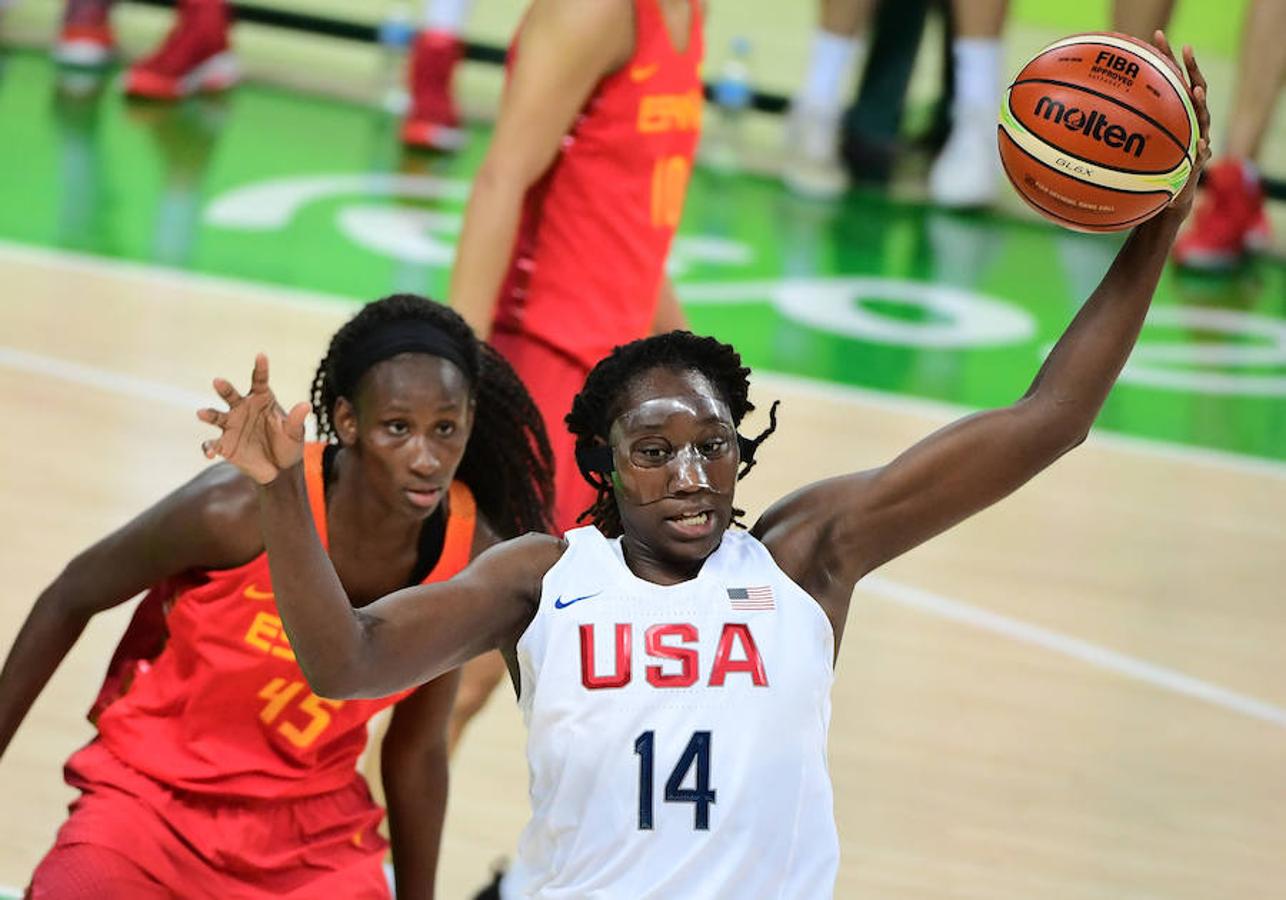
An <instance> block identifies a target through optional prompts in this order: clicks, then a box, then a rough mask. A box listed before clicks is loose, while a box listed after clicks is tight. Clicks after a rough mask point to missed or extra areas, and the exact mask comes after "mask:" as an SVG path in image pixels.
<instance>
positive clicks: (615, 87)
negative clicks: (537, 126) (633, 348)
mask: <svg viewBox="0 0 1286 900" xmlns="http://www.w3.org/2000/svg"><path fill="white" fill-rule="evenodd" d="M634 10H635V28H634V55H633V56H631V57H630V60H629V61H628V62H627V63H626V64H625V65H624V66H622V67H621V68H620V69H619V70H618V71H616V72H614V73H612V74H611V75H609V76H607V77H606V78H604V79H603V80H602V81H601V82H599V84H598V85H597V87H596V88H595V89H594V92H593V93H592V94H591V95H590V98H589V100H588V102H587V103H586V104H585V106H584V108H583V109H582V110H581V112H580V114H579V115H578V116H577V118H576V121H575V124H574V125H573V126H572V129H571V131H570V132H569V133H568V134H567V136H566V137H565V138H564V139H563V146H562V148H561V150H560V151H559V152H558V155H557V156H556V157H555V159H554V162H553V164H552V165H551V166H550V167H549V169H548V171H546V172H545V174H544V175H543V176H542V177H541V179H540V180H539V181H537V182H536V183H535V184H534V185H532V186H531V188H530V189H529V190H528V191H527V195H526V198H525V199H524V203H523V212H522V220H521V223H520V225H519V229H518V237H517V240H516V242H515V244H514V253H513V258H512V261H511V263H510V266H509V271H508V274H507V275H506V277H505V281H504V284H503V287H502V288H501V294H500V299H499V303H498V306H497V309H496V316H495V322H494V329H493V336H492V344H494V345H495V347H496V349H497V350H499V351H500V353H502V354H503V355H504V356H505V358H506V359H508V360H509V362H510V364H511V365H513V367H514V369H515V370H517V372H518V374H519V376H521V377H522V379H523V381H524V382H525V383H526V385H527V389H528V390H529V391H530V392H531V394H532V396H533V397H534V398H535V400H536V404H537V406H539V407H540V411H541V413H542V414H543V415H544V417H545V428H546V429H547V430H548V432H549V438H550V443H551V444H552V445H553V448H554V459H555V463H556V467H557V471H556V475H555V496H556V498H557V500H556V504H555V512H554V524H555V525H556V526H557V527H558V528H559V529H567V528H570V527H572V525H573V524H574V522H575V519H576V516H577V515H578V514H579V513H580V512H581V511H583V510H584V509H585V508H586V507H588V506H589V505H590V503H592V502H593V499H594V493H593V489H592V488H590V487H589V485H587V484H586V483H585V482H584V480H583V479H582V478H581V476H580V474H579V473H578V471H577V469H576V462H575V458H574V455H573V446H574V442H573V439H572V437H571V435H570V433H569V432H568V431H567V426H566V424H565V423H564V421H563V418H564V416H566V415H567V413H568V412H570V411H571V401H572V398H573V397H574V396H575V395H576V393H577V392H578V391H579V390H580V389H581V386H582V385H583V384H584V381H585V376H586V374H588V372H589V370H590V368H592V367H593V365H594V364H595V363H596V362H598V361H599V360H600V359H602V358H603V357H604V356H606V355H607V353H608V352H609V351H610V350H611V349H612V348H613V347H615V346H616V345H617V344H622V343H625V342H627V341H632V340H635V339H637V338H641V337H646V336H647V335H648V334H649V333H650V331H651V324H652V319H653V316H654V314H655V312H656V300H657V293H658V291H659V290H660V287H661V283H662V278H663V277H664V275H665V258H666V254H667V252H668V251H669V248H670V241H671V240H672V239H673V237H674V232H675V229H676V228H677V227H678V224H679V218H680V215H681V214H682V211H683V199H684V195H685V193H686V191H687V185H688V177H689V175H690V174H691V171H692V160H693V157H694V156H695V154H696V147H697V137H698V134H699V130H700V125H701V106H702V93H701V90H702V88H701V77H700V67H701V60H702V56H703V53H704V45H703V42H702V36H701V35H702V27H701V8H700V3H698V2H696V0H693V2H692V16H691V26H690V28H689V32H688V36H687V46H686V47H685V48H684V50H683V51H682V52H679V51H678V50H676V49H675V47H674V45H673V43H672V42H671V40H670V34H669V31H668V30H667V28H666V23H665V18H664V15H663V13H662V11H661V9H660V6H659V4H658V0H635V2H634ZM519 52H521V30H520V31H519V34H518V37H516V38H515V40H514V44H513V46H512V47H511V48H510V64H511V66H512V63H513V60H514V58H515V57H516V55H517V54H518V53H519ZM511 71H512V69H511Z"/></svg>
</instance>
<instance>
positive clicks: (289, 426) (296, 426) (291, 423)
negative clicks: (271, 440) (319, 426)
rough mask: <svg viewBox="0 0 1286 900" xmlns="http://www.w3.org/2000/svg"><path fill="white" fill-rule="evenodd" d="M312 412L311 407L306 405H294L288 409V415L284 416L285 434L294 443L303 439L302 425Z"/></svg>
mask: <svg viewBox="0 0 1286 900" xmlns="http://www.w3.org/2000/svg"><path fill="white" fill-rule="evenodd" d="M310 412H312V407H311V406H309V405H308V404H307V403H303V402H300V403H296V404H295V405H294V406H292V407H291V408H290V413H289V414H288V415H287V416H286V434H287V435H288V436H289V437H290V438H291V439H292V440H296V441H302V440H303V439H304V423H305V422H306V421H307V420H308V414H309V413H310Z"/></svg>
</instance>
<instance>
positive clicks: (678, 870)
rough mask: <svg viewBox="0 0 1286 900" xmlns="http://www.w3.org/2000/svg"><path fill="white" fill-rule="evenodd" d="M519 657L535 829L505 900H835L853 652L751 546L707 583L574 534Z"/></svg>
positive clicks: (738, 549) (718, 562)
mask: <svg viewBox="0 0 1286 900" xmlns="http://www.w3.org/2000/svg"><path fill="white" fill-rule="evenodd" d="M567 541H568V544H569V546H568V548H567V550H566V551H565V552H564V553H563V556H562V557H561V558H560V559H559V561H558V562H557V563H556V564H555V565H554V566H553V567H552V568H551V569H550V570H549V572H548V573H547V574H546V575H545V578H544V582H543V584H542V589H541V598H540V606H539V608H538V610H537V611H536V615H535V618H534V619H533V620H532V623H531V625H530V627H528V629H527V631H526V632H525V633H524V634H523V636H522V638H521V639H520V640H519V641H518V647H517V650H518V661H519V666H520V670H521V676H522V687H521V699H520V705H521V707H522V711H523V715H524V717H525V719H526V723H527V729H528V737H527V762H528V766H529V768H530V777H531V805H532V818H531V822H530V823H529V824H528V825H527V828H526V829H525V830H524V831H523V834H522V838H521V840H520V841H519V844H518V853H517V859H516V861H515V862H514V865H513V868H512V869H511V870H510V871H509V874H508V875H507V876H506V877H505V880H504V884H503V889H502V895H503V896H504V897H506V898H519V897H539V898H545V900H554V898H567V900H570V898H577V900H584V898H603V900H605V898H611V900H634V898H644V897H656V898H666V900H681V898H703V900H704V898H724V897H736V898H738V900H751V898H782V900H786V898H792V900H793V898H799V900H817V898H825V897H830V896H831V894H832V892H833V890H834V885H835V874H836V870H837V868H838V865H839V841H838V837H837V835H836V831H835V818H834V810H833V803H832V796H831V783H830V774H829V772H828V770H827V764H826V734H827V729H828V727H829V724H830V690H831V682H832V677H833V671H832V659H833V656H834V638H833V635H832V633H831V627H830V622H829V621H828V620H827V618H826V616H825V614H824V613H823V612H822V609H821V607H820V606H818V604H817V602H816V601H815V600H813V598H811V597H810V596H808V594H806V593H805V592H804V591H803V590H802V589H801V588H799V587H798V586H797V585H796V584H795V583H794V582H792V581H791V580H790V579H789V578H788V577H787V576H786V575H785V573H783V572H782V571H781V569H780V568H778V566H777V564H776V562H774V560H773V559H772V556H771V555H770V554H769V553H768V550H767V548H765V547H764V545H763V544H761V543H760V542H759V541H758V540H756V539H755V538H753V537H751V536H750V535H749V534H745V533H739V532H728V533H727V534H725V535H724V536H723V540H722V542H721V543H720V545H719V548H718V550H716V551H715V553H714V554H713V555H711V556H710V558H709V559H707V560H706V562H705V564H704V565H703V567H702V569H701V573H700V575H698V576H697V577H696V578H694V579H692V580H691V581H687V582H684V583H683V584H676V585H669V586H663V585H656V584H652V583H650V582H647V581H644V580H642V579H639V578H637V577H635V576H634V574H633V573H632V572H630V570H629V568H628V567H627V566H626V564H625V558H624V556H623V554H622V552H621V544H620V540H619V539H617V540H613V541H609V540H607V539H606V538H604V537H603V536H602V534H601V533H600V532H599V531H598V530H597V529H595V528H578V529H575V530H573V531H570V532H568V533H567Z"/></svg>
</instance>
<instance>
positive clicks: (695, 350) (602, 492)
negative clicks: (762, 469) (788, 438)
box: [566, 331, 777, 537]
mask: <svg viewBox="0 0 1286 900" xmlns="http://www.w3.org/2000/svg"><path fill="white" fill-rule="evenodd" d="M657 368H664V369H670V370H672V371H675V372H689V371H690V372H698V373H700V374H701V375H704V376H705V377H706V378H707V379H708V380H709V381H710V383H711V384H713V385H714V386H715V388H716V389H717V390H718V392H719V395H720V397H721V399H722V400H723V401H724V402H725V403H727V404H728V410H729V412H731V413H732V423H733V425H735V426H740V425H741V420H742V419H744V418H745V417H746V413H748V412H750V411H751V410H753V409H754V408H755V406H754V404H753V403H751V402H750V369H749V368H747V367H746V366H743V365H742V364H741V354H739V353H738V352H737V351H736V349H735V348H733V347H732V345H731V344H725V343H723V342H722V341H718V340H715V339H714V338H712V337H698V336H697V335H695V334H692V333H691V332H690V331H671V332H669V333H668V334H658V335H654V336H653V337H649V338H643V339H642V340H638V341H632V342H631V343H628V344H622V345H621V346H619V347H616V348H614V349H613V350H612V352H611V354H610V355H608V356H607V357H606V358H604V359H602V360H600V361H599V363H598V364H597V365H596V366H594V368H593V369H591V370H590V373H589V375H588V376H587V377H586V378H585V386H584V387H583V388H581V392H580V393H579V394H577V395H576V398H575V399H574V400H573V401H572V411H571V412H570V413H568V414H567V420H566V421H567V427H568V428H569V429H571V432H572V434H574V435H575V436H576V449H577V450H580V449H582V448H590V447H593V446H595V445H596V443H597V442H598V441H604V442H605V441H606V440H607V437H608V434H607V433H608V430H609V429H610V428H611V427H612V422H613V421H614V420H615V419H616V417H617V416H618V415H620V413H621V405H622V403H623V402H624V399H625V394H626V391H627V389H628V388H629V387H630V385H631V384H633V382H634V380H635V379H636V378H638V377H639V376H640V375H642V374H643V373H645V372H648V371H650V370H652V369H657ZM776 413H777V404H776V403H773V405H772V410H771V411H770V413H769V425H768V427H767V428H766V429H764V431H763V432H762V433H760V434H759V436H758V437H756V438H754V439H753V440H748V441H746V442H745V445H744V448H745V449H748V450H749V453H746V452H743V453H742V466H741V471H740V472H738V473H737V479H738V480H740V479H742V478H744V477H745V476H746V474H747V473H749V471H750V470H751V469H752V468H754V465H755V461H754V456H753V452H754V450H755V449H757V448H758V447H759V445H760V444H762V443H763V442H764V440H765V439H767V437H768V436H769V435H770V434H772V433H773V432H774V431H775V430H776V428H777V415H776ZM594 486H595V488H596V489H597V490H598V496H597V497H596V498H595V499H594V503H593V505H591V506H590V507H589V509H587V510H585V511H584V512H582V513H581V514H580V515H579V516H578V517H577V519H576V521H577V522H580V521H582V520H584V519H588V520H589V522H590V524H592V525H595V526H596V527H597V528H598V529H599V530H600V531H602V532H603V533H604V534H605V535H607V536H608V537H617V536H618V535H620V534H621V515H620V510H619V509H618V508H617V505H616V496H615V494H614V493H613V491H612V484H611V481H610V479H607V478H602V479H598V480H597V481H596V483H595V485H594ZM732 513H733V516H732V521H733V524H735V525H737V526H739V527H743V528H744V527H745V526H744V525H743V524H742V522H741V521H740V519H741V517H742V516H744V515H745V512H744V511H743V510H740V509H734V510H733V511H732Z"/></svg>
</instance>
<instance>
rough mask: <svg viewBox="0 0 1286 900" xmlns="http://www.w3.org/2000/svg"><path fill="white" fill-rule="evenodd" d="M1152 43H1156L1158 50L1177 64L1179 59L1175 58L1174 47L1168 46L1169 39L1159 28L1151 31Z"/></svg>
mask: <svg viewBox="0 0 1286 900" xmlns="http://www.w3.org/2000/svg"><path fill="white" fill-rule="evenodd" d="M1152 43H1153V44H1154V45H1156V48H1157V49H1158V50H1160V51H1161V52H1162V53H1164V54H1165V55H1166V56H1168V57H1170V59H1171V60H1172V61H1173V62H1174V64H1175V65H1176V66H1177V65H1179V60H1177V59H1175V56H1174V49H1173V48H1172V47H1171V46H1170V41H1169V39H1168V38H1167V37H1166V36H1165V32H1164V31H1162V30H1161V29H1160V28H1158V29H1157V30H1156V31H1154V32H1152Z"/></svg>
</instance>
